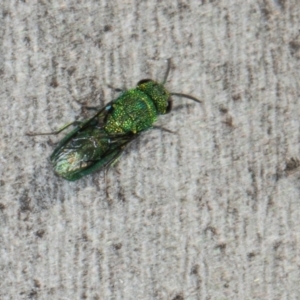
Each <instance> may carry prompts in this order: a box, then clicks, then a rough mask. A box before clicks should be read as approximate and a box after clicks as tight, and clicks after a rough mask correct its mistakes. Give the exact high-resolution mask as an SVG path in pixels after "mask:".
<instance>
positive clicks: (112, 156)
mask: <svg viewBox="0 0 300 300" xmlns="http://www.w3.org/2000/svg"><path fill="white" fill-rule="evenodd" d="M170 104H171V100H170V93H169V92H168V91H167V90H166V89H165V87H164V85H163V84H161V83H157V82H155V81H153V80H143V81H141V82H140V83H139V84H138V85H137V87H136V88H135V89H130V90H127V91H125V92H123V93H122V94H121V95H120V96H119V97H118V98H117V99H115V100H114V101H112V102H110V103H108V104H107V105H106V106H104V107H103V108H102V109H100V110H99V111H98V112H97V113H96V114H95V115H94V116H93V117H92V118H90V119H88V120H85V121H83V122H81V123H79V125H78V126H77V127H76V128H75V129H74V130H73V131H71V132H70V133H69V134H67V135H66V136H65V137H64V138H63V139H62V140H61V141H60V143H59V144H58V146H57V147H56V149H55V150H54V152H53V153H52V155H51V157H50V160H51V162H52V164H53V167H54V170H55V172H56V173H57V174H58V175H59V176H61V177H63V178H65V179H67V180H70V181H74V180H77V179H80V178H81V177H83V176H85V175H87V174H90V173H92V172H94V171H96V170H98V169H101V168H104V167H108V166H110V165H111V164H112V163H113V162H114V161H115V160H117V159H118V157H119V156H120V155H121V153H122V151H123V150H124V148H125V147H126V145H127V144H128V143H129V142H130V141H132V140H133V139H135V138H136V137H137V136H138V135H139V134H140V133H141V132H142V131H145V130H147V129H150V128H151V127H152V125H153V123H154V122H155V121H156V120H157V117H158V115H161V114H166V113H167V112H168V109H170Z"/></svg>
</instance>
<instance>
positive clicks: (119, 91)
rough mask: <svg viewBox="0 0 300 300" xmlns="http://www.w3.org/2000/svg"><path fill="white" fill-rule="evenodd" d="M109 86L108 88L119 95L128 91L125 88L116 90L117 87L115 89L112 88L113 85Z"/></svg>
mask: <svg viewBox="0 0 300 300" xmlns="http://www.w3.org/2000/svg"><path fill="white" fill-rule="evenodd" d="M107 86H108V87H109V88H110V89H112V90H113V91H115V92H117V93H122V92H124V91H125V90H126V89H125V88H123V89H120V88H116V87H114V86H112V85H110V84H108V85H107Z"/></svg>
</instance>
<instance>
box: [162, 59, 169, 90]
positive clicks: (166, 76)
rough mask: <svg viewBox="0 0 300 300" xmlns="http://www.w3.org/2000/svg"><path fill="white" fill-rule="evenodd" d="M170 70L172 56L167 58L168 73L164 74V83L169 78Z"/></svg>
mask: <svg viewBox="0 0 300 300" xmlns="http://www.w3.org/2000/svg"><path fill="white" fill-rule="evenodd" d="M170 70H171V58H168V59H167V70H166V73H165V76H164V80H163V84H165V83H166V81H167V79H168V76H169V73H170Z"/></svg>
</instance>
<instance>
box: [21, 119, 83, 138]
mask: <svg viewBox="0 0 300 300" xmlns="http://www.w3.org/2000/svg"><path fill="white" fill-rule="evenodd" d="M81 123H82V122H79V121H73V122H71V123H68V124H66V125H64V126H63V127H62V128H60V129H58V130H56V131H52V132H26V133H25V135H29V136H35V135H55V134H59V133H60V132H62V131H64V130H65V129H67V128H68V127H70V126H72V125H74V126H77V125H80V124H81Z"/></svg>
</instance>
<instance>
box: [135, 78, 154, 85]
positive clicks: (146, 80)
mask: <svg viewBox="0 0 300 300" xmlns="http://www.w3.org/2000/svg"><path fill="white" fill-rule="evenodd" d="M150 81H153V80H152V79H142V80H140V81H139V82H138V84H137V85H140V84H143V83H147V82H150Z"/></svg>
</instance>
